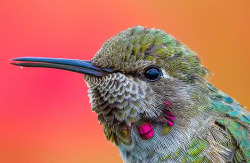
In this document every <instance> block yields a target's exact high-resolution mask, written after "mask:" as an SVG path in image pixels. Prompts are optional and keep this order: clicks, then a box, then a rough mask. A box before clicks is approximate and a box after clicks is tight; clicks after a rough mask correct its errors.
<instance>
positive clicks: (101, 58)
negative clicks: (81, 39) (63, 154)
mask: <svg viewBox="0 0 250 163" xmlns="http://www.w3.org/2000/svg"><path fill="white" fill-rule="evenodd" d="M14 61H18V62H15V63H13V64H15V65H19V66H29V67H49V68H57V69H65V70H69V71H74V72H79V73H83V74H85V76H84V79H85V81H86V82H87V85H88V87H89V91H88V92H89V97H90V102H91V109H92V110H93V111H95V112H96V113H97V114H98V120H99V122H100V124H102V125H103V127H104V133H105V135H106V137H107V139H108V140H110V141H112V142H115V143H116V144H117V145H118V146H119V145H120V144H123V145H125V146H130V145H131V144H134V143H135V142H133V141H139V140H150V139H154V137H155V138H157V136H158V135H163V136H164V135H167V134H168V133H169V132H170V131H171V129H172V128H177V129H178V128H179V129H180V128H187V127H188V126H189V123H190V119H191V118H192V117H193V116H195V115H196V114H197V113H198V112H199V109H198V108H195V106H196V105H197V103H198V101H199V98H198V95H197V92H196V91H195V90H196V89H199V87H200V86H199V83H200V81H203V80H204V76H206V75H207V74H208V71H207V69H206V68H204V67H202V66H201V65H200V61H199V59H198V58H197V56H196V54H195V53H194V52H193V51H191V50H189V49H188V48H187V47H186V46H185V45H184V44H182V43H180V42H179V41H177V40H176V39H175V38H173V37H172V36H171V35H170V34H168V33H165V32H164V31H162V30H156V29H146V28H144V27H141V26H135V27H133V28H129V29H127V30H125V31H122V32H120V33H119V34H117V35H116V36H114V37H113V38H111V39H109V40H107V41H106V42H105V43H104V44H103V45H102V47H101V49H100V50H99V51H98V52H97V54H96V55H95V56H94V57H93V59H92V60H91V61H81V60H70V59H55V58H34V57H23V58H17V59H14ZM20 61H21V62H20ZM201 102H202V101H201Z"/></svg>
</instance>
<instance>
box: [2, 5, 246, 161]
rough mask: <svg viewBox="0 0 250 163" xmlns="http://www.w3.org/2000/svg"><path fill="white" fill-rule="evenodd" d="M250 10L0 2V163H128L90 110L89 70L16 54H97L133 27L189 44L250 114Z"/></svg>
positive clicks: (88, 56) (78, 56) (76, 56)
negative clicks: (37, 63)
mask: <svg viewBox="0 0 250 163" xmlns="http://www.w3.org/2000/svg"><path fill="white" fill-rule="evenodd" d="M249 7H250V1H249V0H220V1H218V0H202V1H197V0H136V1H135V0H126V1H118V0H106V1H102V0H91V1H86V0H22V1H20V0H1V1H0V57H1V61H0V63H1V64H0V72H1V74H0V75H1V76H0V162H1V163H83V162H91V163H92V162H93V163H99V162H102V163H103V162H108V163H121V162H122V159H121V157H120V156H119V151H118V149H117V148H116V147H114V146H113V145H112V144H111V143H110V142H108V141H106V139H105V136H104V134H103V132H102V126H100V125H99V124H98V121H97V116H96V114H94V113H93V112H91V110H90V104H89V98H88V96H87V86H86V84H85V82H84V81H83V75H81V74H77V73H72V72H67V71H61V70H55V69H54V70H53V69H42V68H23V69H20V68H19V67H16V66H12V65H10V64H9V60H10V59H11V58H15V57H21V56H40V57H61V58H72V59H83V60H89V59H91V58H92V57H93V56H94V54H95V53H96V52H97V50H98V49H99V48H100V47H101V45H102V43H103V42H104V41H105V40H107V39H108V38H110V37H112V36H114V35H116V34H117V33H118V32H120V31H122V30H125V29H127V28H128V27H132V26H135V25H143V26H146V27H148V28H152V27H154V28H160V29H163V30H165V31H166V32H168V33H170V34H171V35H173V36H174V37H176V38H177V39H178V40H180V41H181V42H183V43H185V44H186V45H187V46H188V47H189V48H190V49H191V50H193V51H195V52H197V53H198V55H199V56H200V58H201V59H202V63H203V65H205V66H206V67H207V68H208V69H209V70H210V71H211V72H212V73H213V76H212V77H211V78H210V81H211V83H212V84H213V85H215V86H216V87H217V88H218V89H221V90H222V91H223V92H225V93H226V94H228V95H230V96H231V97H233V98H235V99H236V100H237V101H238V102H240V103H241V104H243V105H245V106H246V107H248V110H249V108H250V95H249V93H250V88H249V83H250V76H249V74H250V54H249V48H250V45H249V43H250V32H249V29H250V21H249V20H250V10H249Z"/></svg>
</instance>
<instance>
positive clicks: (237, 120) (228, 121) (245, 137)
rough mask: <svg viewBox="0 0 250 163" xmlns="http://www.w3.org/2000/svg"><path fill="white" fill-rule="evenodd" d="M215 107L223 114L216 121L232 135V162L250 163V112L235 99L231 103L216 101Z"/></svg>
mask: <svg viewBox="0 0 250 163" xmlns="http://www.w3.org/2000/svg"><path fill="white" fill-rule="evenodd" d="M226 98H227V99H229V100H232V99H231V98H230V97H228V96H226ZM227 99H226V100H227ZM213 107H215V108H214V109H215V110H217V111H219V110H220V113H221V115H222V116H221V117H220V118H218V119H217V120H216V122H217V123H219V124H220V125H221V126H222V127H223V128H224V130H225V131H226V132H228V134H229V135H231V137H232V140H231V143H232V144H234V147H235V149H234V150H235V151H234V156H233V157H232V162H249V163H250V113H249V112H248V111H247V110H245V109H244V108H243V106H241V105H240V104H239V103H237V102H236V101H234V100H233V101H232V102H231V104H229V103H227V102H225V103H222V102H218V101H214V104H213Z"/></svg>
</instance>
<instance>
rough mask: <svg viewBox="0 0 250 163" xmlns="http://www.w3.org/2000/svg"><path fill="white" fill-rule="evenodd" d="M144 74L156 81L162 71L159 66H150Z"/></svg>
mask: <svg viewBox="0 0 250 163" xmlns="http://www.w3.org/2000/svg"><path fill="white" fill-rule="evenodd" d="M144 75H145V77H146V78H147V79H148V80H150V81H156V80H158V79H160V77H161V75H162V72H161V71H160V70H159V69H157V68H154V67H150V68H148V69H147V70H146V71H145V73H144Z"/></svg>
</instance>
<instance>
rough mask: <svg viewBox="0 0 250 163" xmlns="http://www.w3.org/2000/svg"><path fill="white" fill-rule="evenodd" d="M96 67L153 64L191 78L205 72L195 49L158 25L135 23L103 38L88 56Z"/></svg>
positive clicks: (138, 68)
mask: <svg viewBox="0 0 250 163" xmlns="http://www.w3.org/2000/svg"><path fill="white" fill-rule="evenodd" d="M92 61H93V64H94V65H96V66H99V67H105V68H107V67H108V68H113V69H115V70H118V71H121V72H124V73H133V72H138V71H139V72H140V71H142V70H143V69H144V68H145V67H148V66H150V65H157V66H159V67H161V68H164V69H165V70H166V71H167V73H168V74H169V75H171V76H173V77H175V78H178V79H181V80H192V79H193V78H199V77H203V76H205V75H207V74H208V71H207V69H206V68H204V67H202V66H201V65H200V60H199V58H198V57H197V56H196V54H195V52H193V51H191V50H189V49H188V48H187V47H186V46H185V45H184V44H182V43H180V42H179V41H178V40H176V39H175V38H174V37H173V36H171V35H170V34H168V33H166V32H164V31H163V30H160V29H153V28H152V29H146V28H145V27H142V26H135V27H133V28H129V29H127V30H125V31H122V32H120V33H119V34H117V35H116V36H114V37H112V38H111V39H109V40H107V41H106V42H105V43H104V44H103V45H102V47H101V49H100V50H99V51H98V52H97V54H96V55H95V56H94V58H93V59H92Z"/></svg>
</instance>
